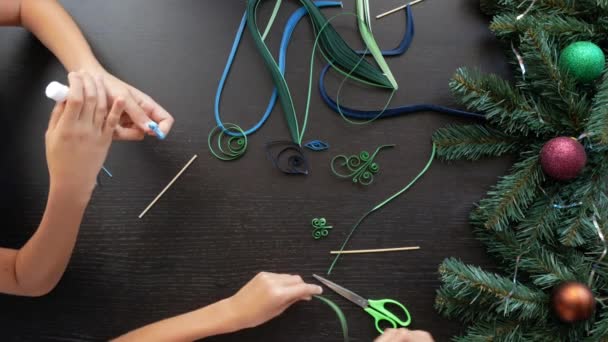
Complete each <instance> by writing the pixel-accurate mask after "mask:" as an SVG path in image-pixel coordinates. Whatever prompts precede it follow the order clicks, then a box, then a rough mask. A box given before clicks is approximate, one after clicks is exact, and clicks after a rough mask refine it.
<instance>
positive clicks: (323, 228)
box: [312, 217, 334, 240]
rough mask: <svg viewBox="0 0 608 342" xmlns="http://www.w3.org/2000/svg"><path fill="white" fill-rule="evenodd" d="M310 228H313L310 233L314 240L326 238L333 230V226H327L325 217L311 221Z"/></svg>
mask: <svg viewBox="0 0 608 342" xmlns="http://www.w3.org/2000/svg"><path fill="white" fill-rule="evenodd" d="M312 227H313V228H314V229H313V231H312V237H314V238H315V240H319V239H320V238H324V237H326V236H327V235H329V230H330V229H333V228H334V227H333V226H328V225H327V220H326V219H325V217H321V218H315V219H313V220H312Z"/></svg>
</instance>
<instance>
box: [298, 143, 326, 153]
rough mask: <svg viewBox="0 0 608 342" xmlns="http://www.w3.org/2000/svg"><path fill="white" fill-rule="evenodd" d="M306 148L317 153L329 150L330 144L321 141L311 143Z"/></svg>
mask: <svg viewBox="0 0 608 342" xmlns="http://www.w3.org/2000/svg"><path fill="white" fill-rule="evenodd" d="M304 146H305V147H306V148H308V149H309V150H312V151H317V152H319V151H325V150H327V149H329V144H328V143H326V142H324V141H321V140H312V141H309V142H307V143H306V144H305V145H304Z"/></svg>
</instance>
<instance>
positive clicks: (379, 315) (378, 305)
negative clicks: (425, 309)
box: [312, 274, 412, 334]
mask: <svg viewBox="0 0 608 342" xmlns="http://www.w3.org/2000/svg"><path fill="white" fill-rule="evenodd" d="M312 276H313V277H315V279H317V280H318V281H320V282H321V283H323V285H325V286H327V287H329V288H330V289H332V290H333V291H335V292H336V293H337V294H339V295H341V296H342V297H344V298H346V299H348V300H350V301H351V302H353V303H355V304H357V305H359V306H360V307H362V308H363V310H364V311H365V312H367V313H368V314H369V315H370V316H372V317H373V318H374V320H375V324H376V330H378V332H379V333H381V334H383V333H384V330H383V329H382V328H381V327H380V323H381V322H384V321H386V322H388V323H389V324H390V325H391V326H392V327H393V328H397V326H401V327H407V326H408V325H410V323H411V322H412V317H411V316H410V313H409V311H407V309H406V308H405V306H403V304H401V303H399V302H398V301H396V300H392V299H379V300H373V299H365V298H363V297H361V296H359V295H358V294H356V293H354V292H352V291H350V290H347V289H345V288H343V287H342V286H340V285H338V284H336V283H334V282H331V281H329V280H327V279H325V278H323V277H319V276H318V275H316V274H313V275H312ZM386 304H393V305H396V306H398V307H400V308H401V309H403V312H404V313H405V317H406V319H405V321H402V320H401V319H400V318H399V317H397V315H395V314H394V313H392V312H391V311H389V310H388V309H386V308H385V307H384V306H385V305H386Z"/></svg>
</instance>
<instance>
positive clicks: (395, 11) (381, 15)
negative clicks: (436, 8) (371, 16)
mask: <svg viewBox="0 0 608 342" xmlns="http://www.w3.org/2000/svg"><path fill="white" fill-rule="evenodd" d="M422 1H424V0H414V1H410V2H409V3H407V4H405V5H403V6H399V7H397V8H393V9H392V10H390V11H388V12H384V13H382V14H378V15H377V16H376V19H380V18H383V17H386V16H387V15H390V14H393V13H397V12H399V11H401V10H402V9H404V8H406V7H407V6H411V5H415V4H417V3H419V2H422Z"/></svg>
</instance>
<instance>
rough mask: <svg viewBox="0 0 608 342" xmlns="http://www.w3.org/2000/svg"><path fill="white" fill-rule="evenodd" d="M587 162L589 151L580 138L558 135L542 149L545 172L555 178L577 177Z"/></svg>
mask: <svg viewBox="0 0 608 342" xmlns="http://www.w3.org/2000/svg"><path fill="white" fill-rule="evenodd" d="M586 163H587V153H586V152H585V148H584V147H583V145H581V143H580V142H578V140H576V139H575V138H572V137H557V138H553V139H551V140H549V141H548V142H547V143H546V144H545V146H543V148H542V149H541V151H540V165H541V167H542V169H543V171H544V172H545V174H546V175H547V176H549V177H551V178H553V179H555V180H559V181H566V180H570V179H573V178H576V177H577V176H578V174H579V173H580V172H581V170H582V169H583V168H584V167H585V164H586Z"/></svg>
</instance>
